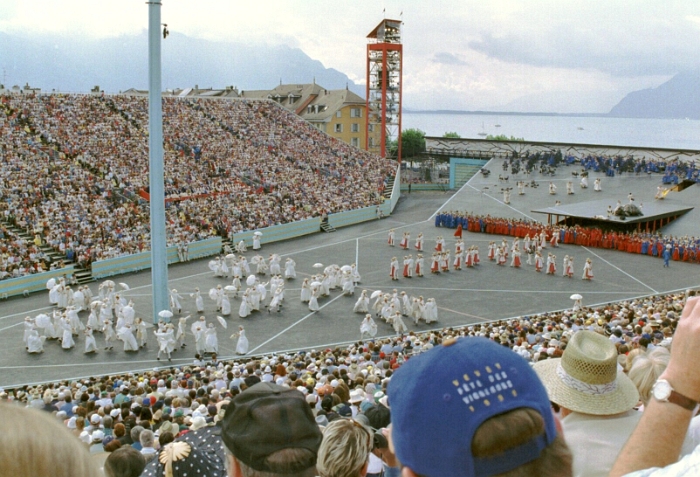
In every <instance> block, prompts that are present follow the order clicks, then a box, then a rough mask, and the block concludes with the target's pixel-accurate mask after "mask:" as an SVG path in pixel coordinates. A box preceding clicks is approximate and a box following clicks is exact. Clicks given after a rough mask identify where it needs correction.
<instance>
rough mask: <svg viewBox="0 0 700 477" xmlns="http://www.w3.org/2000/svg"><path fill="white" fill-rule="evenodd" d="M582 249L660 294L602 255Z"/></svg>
mask: <svg viewBox="0 0 700 477" xmlns="http://www.w3.org/2000/svg"><path fill="white" fill-rule="evenodd" d="M581 248H582V249H584V250H586V251H587V252H588V253H590V254H592V255H594V256H595V257H597V258H598V259H599V260H602V261H603V262H605V263H607V264H608V265H610V266H611V267H613V268H614V269H615V270H617V271H619V272H621V273H624V274H625V275H627V276H628V277H630V278H631V279H632V280H634V281H635V282H637V283H640V284H642V285H644V286H645V287H647V288H648V289H649V290H651V291H653V292H654V293H656V294H658V293H659V292H658V291H656V290H654V289H653V288H652V287H650V286H649V285H647V284H646V283H644V282H643V281H641V280H640V279H638V278H637V277H634V276H632V275H630V274H629V273H627V272H626V271H624V270H623V269H621V268H620V267H618V266H617V265H614V264H612V263H611V262H609V261H607V260H605V259H604V258H603V257H601V256H600V255H598V254H597V253H595V252H594V251H592V250H591V249H589V248H588V247H583V246H582V247H581Z"/></svg>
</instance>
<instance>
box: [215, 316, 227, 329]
mask: <svg viewBox="0 0 700 477" xmlns="http://www.w3.org/2000/svg"><path fill="white" fill-rule="evenodd" d="M216 319H217V320H219V323H221V326H223V327H224V328H228V324H227V323H226V320H224V319H223V318H222V317H221V316H218V315H217V317H216Z"/></svg>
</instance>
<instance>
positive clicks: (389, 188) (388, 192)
mask: <svg viewBox="0 0 700 477" xmlns="http://www.w3.org/2000/svg"><path fill="white" fill-rule="evenodd" d="M393 190H394V177H389V179H387V181H386V187H385V188H384V192H382V195H383V196H384V198H385V199H391V191H393Z"/></svg>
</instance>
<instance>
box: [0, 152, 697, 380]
mask: <svg viewBox="0 0 700 477" xmlns="http://www.w3.org/2000/svg"><path fill="white" fill-rule="evenodd" d="M488 167H489V168H490V169H491V170H492V174H491V176H490V177H489V178H484V177H482V176H481V175H479V176H476V177H474V178H472V180H471V181H470V182H469V183H468V184H466V185H465V186H464V187H463V188H462V189H460V190H459V191H456V192H448V193H442V192H426V193H413V194H407V195H404V197H402V198H401V200H400V202H399V204H398V206H397V208H396V211H395V213H394V214H393V215H392V216H391V217H388V218H386V219H383V220H381V221H373V222H370V223H365V224H359V225H356V226H353V227H347V228H344V229H341V230H339V231H338V232H336V233H332V234H321V233H319V234H316V235H313V236H309V237H304V238H300V239H297V240H290V241H286V242H282V243H277V244H270V245H267V246H265V247H264V248H263V252H264V254H265V255H267V254H269V253H273V252H274V253H278V254H280V255H282V256H283V258H284V257H287V256H291V257H293V258H294V260H295V261H296V262H297V272H298V276H299V278H298V279H297V280H295V281H290V282H287V292H286V294H285V295H286V300H285V306H284V307H283V311H282V312H281V313H272V314H268V313H267V312H262V313H254V314H253V315H251V316H249V317H248V318H245V319H241V318H239V317H238V315H237V311H238V306H239V304H240V301H239V300H237V299H234V300H232V307H233V309H234V311H233V313H232V315H231V316H230V317H229V318H228V320H227V321H228V329H227V330H224V329H223V328H222V327H221V326H220V325H219V324H218V323H217V324H216V326H217V328H218V329H219V333H218V337H219V346H220V355H222V356H232V355H233V352H234V347H235V341H232V340H230V339H229V336H230V335H231V333H232V332H233V331H234V330H236V329H237V328H238V324H243V325H244V326H245V328H246V333H247V335H248V338H249V341H250V350H251V354H269V353H273V352H279V351H284V350H293V349H299V348H319V347H322V346H325V345H329V344H336V343H345V342H349V341H353V340H356V339H358V338H359V326H360V321H361V319H362V315H359V314H354V313H353V312H352V307H353V305H354V303H355V300H356V298H357V294H359V292H360V291H361V290H362V289H367V290H370V291H374V290H383V291H390V290H392V289H394V288H396V289H397V290H399V291H406V293H408V294H409V295H416V296H417V295H422V296H424V297H425V298H429V297H434V298H435V299H436V301H437V304H438V306H439V326H440V327H446V326H459V325H464V324H469V323H475V322H480V321H484V320H495V319H499V318H508V317H514V316H520V315H526V314H533V313H540V312H546V311H553V310H559V309H563V308H566V307H569V306H571V300H570V299H569V296H570V295H571V294H573V293H581V294H582V295H583V297H584V303H585V304H598V303H604V302H609V301H614V300H623V299H628V298H631V297H637V296H643V295H649V294H655V293H663V292H667V291H672V290H679V289H686V288H689V287H697V286H698V285H700V267H698V265H693V264H686V263H672V266H671V268H669V269H664V268H662V267H661V261H660V260H658V259H654V258H651V257H640V256H638V255H630V254H627V253H621V252H616V251H608V250H600V249H585V248H582V247H578V246H570V245H565V246H561V247H560V249H559V250H558V251H557V256H558V257H559V264H560V266H561V259H562V257H563V256H564V255H565V254H568V255H573V256H574V257H575V263H576V266H575V278H574V279H566V278H563V277H561V276H559V275H558V276H556V277H552V276H547V275H541V274H538V273H535V271H534V268H533V267H530V266H524V268H522V269H517V270H516V269H511V268H509V267H505V268H503V267H497V266H496V265H494V264H493V263H488V262H483V261H482V265H481V266H479V267H478V268H475V269H469V270H463V271H461V272H454V271H453V272H450V273H446V274H441V275H439V276H430V275H427V276H426V277H424V278H422V279H421V278H413V279H411V280H408V279H402V280H400V281H398V282H392V281H391V280H390V279H389V276H388V273H389V272H388V270H389V262H390V260H391V257H392V256H398V257H403V255H404V253H403V250H400V249H398V247H397V248H390V247H389V246H388V245H387V244H386V237H387V231H388V230H389V229H390V228H395V229H396V231H397V236H399V237H400V236H401V233H402V232H403V231H410V232H411V237H412V239H414V238H415V237H416V235H417V234H418V232H423V234H424V236H425V237H426V238H427V240H426V248H431V247H432V246H434V240H433V239H434V237H435V236H436V235H440V234H442V235H444V236H445V237H446V239H447V240H448V244H449V246H450V249H451V250H453V249H454V245H453V244H454V238H453V237H452V231H450V230H447V229H436V228H435V227H434V221H433V216H434V214H435V213H436V212H437V211H439V210H466V211H472V212H476V213H489V214H492V215H495V216H500V217H504V216H508V217H523V216H525V217H530V218H534V219H537V220H546V216H542V215H539V214H533V213H532V212H531V210H532V209H536V208H541V207H546V206H549V205H554V201H555V200H561V202H562V204H570V203H577V202H584V201H591V200H599V199H601V198H602V199H609V200H610V203H611V204H615V202H616V201H617V200H618V199H621V200H623V202H625V201H626V198H627V194H628V193H629V192H632V193H633V194H634V195H635V197H636V200H637V201H638V202H642V203H645V202H646V203H651V202H652V201H653V196H654V193H655V192H656V187H657V185H658V184H660V181H661V177H660V176H652V177H649V176H646V175H642V176H633V175H631V176H630V175H628V176H622V177H619V176H618V177H615V178H605V177H603V179H602V180H603V191H602V192H600V193H595V192H593V190H592V188H589V189H587V190H581V189H580V188H579V187H578V180H575V184H576V193H575V194H574V195H566V193H565V191H566V181H567V180H568V179H569V178H570V177H571V171H573V170H576V168H574V167H573V166H571V167H568V168H567V167H562V168H560V170H559V171H558V172H557V175H556V176H555V177H553V178H549V177H548V178H543V177H539V176H538V175H534V176H532V177H530V178H529V179H528V180H531V179H535V180H538V181H541V186H540V187H539V188H537V189H530V188H528V189H526V195H525V196H518V195H517V194H516V193H514V194H513V196H512V202H511V204H510V206H507V205H505V204H503V203H502V202H501V200H502V194H501V192H500V189H501V188H502V187H506V186H507V187H513V188H514V192H517V190H515V181H516V180H517V178H516V177H514V176H511V179H510V184H507V185H506V184H505V183H499V181H498V174H499V172H501V168H500V161H499V162H498V163H492V164H489V165H488ZM595 177H596V175H595V174H594V175H592V176H591V177H590V178H589V183H590V184H592V183H593V180H594V179H595ZM601 177H602V176H601ZM550 180H554V181H555V183H556V184H557V186H558V192H559V193H558V194H557V195H556V196H550V195H549V194H548V191H547V184H548V183H549V181H550ZM666 200H667V201H677V202H678V203H679V204H689V205H692V206H695V205H696V204H700V186H697V185H695V186H692V187H690V188H689V189H686V190H685V191H683V192H680V193H670V194H669V195H668V196H667V198H666ZM601 213H603V214H604V211H602V212H601ZM698 224H700V210H698V209H695V210H693V211H691V212H690V213H689V214H687V215H686V216H684V217H683V218H681V219H679V220H678V221H676V222H674V223H672V224H670V225H669V226H668V227H667V228H666V229H664V233H669V234H674V235H697V234H698V232H699V231H700V226H699V225H698ZM494 239H497V237H496V236H489V235H483V234H470V233H465V234H464V240H465V243H466V244H467V245H470V244H478V245H479V246H480V250H481V251H482V258H484V257H485V251H486V245H487V244H488V242H489V241H490V240H494ZM499 240H500V239H499ZM414 252H415V251H414ZM247 256H248V257H249V258H250V257H251V256H252V253H250V252H249V253H248V254H247ZM587 257H591V258H592V259H593V263H594V273H595V279H594V280H593V281H592V282H584V281H582V280H581V279H580V275H581V272H582V266H583V262H584V260H585V259H586V258H587ZM207 261H208V260H200V261H195V262H190V263H186V264H180V265H176V266H173V267H171V268H170V270H169V279H170V286H171V287H174V288H177V289H178V290H179V291H180V293H181V294H182V295H183V296H185V297H186V300H185V301H184V303H183V307H184V309H183V315H186V314H190V313H193V315H194V310H195V308H194V302H193V300H191V299H189V293H191V292H192V291H193V290H194V288H195V287H199V288H200V289H201V290H202V291H206V290H208V289H209V288H211V287H214V286H216V285H217V284H221V285H226V284H228V283H227V282H226V281H225V280H224V279H221V278H215V277H213V276H212V273H211V272H210V271H209V270H208V268H207ZM316 262H321V263H323V264H324V265H327V264H331V263H336V264H339V265H343V264H349V263H353V262H357V263H358V268H359V271H360V273H361V275H362V283H361V286H360V287H359V289H358V291H357V294H356V296H355V297H345V296H341V295H340V293H339V292H337V291H336V292H333V293H332V294H331V296H330V297H329V298H325V299H323V300H320V305H321V307H322V309H321V310H320V311H319V312H316V313H310V312H309V310H308V307H307V306H306V305H304V304H302V303H300V301H299V287H300V286H301V281H302V279H303V278H304V277H305V276H310V275H311V274H313V273H314V272H315V270H314V268H312V265H313V264H314V263H316ZM150 279H151V278H150V272H144V273H137V274H130V275H125V276H122V277H117V279H116V280H115V281H118V282H122V281H123V282H126V283H128V284H129V285H130V287H131V290H130V291H128V292H127V293H126V296H127V297H128V298H130V299H133V300H134V302H135V309H136V313H137V316H142V317H143V316H145V314H146V313H149V312H150V309H151V302H150ZM98 285H99V283H94V284H92V288H93V291H94V292H95V294H96V291H97V286H98ZM205 306H206V313H205V315H206V317H207V321H213V322H215V323H216V320H215V316H216V312H215V304H214V302H212V301H211V300H208V299H205ZM51 309H52V308H51V307H50V306H49V303H48V293H39V294H34V295H32V296H31V297H29V298H15V299H11V300H8V301H5V302H1V303H0V386H5V387H8V386H12V385H17V384H28V383H36V382H44V381H47V380H59V379H70V378H75V377H83V376H90V375H95V374H106V373H115V372H122V371H128V370H141V369H150V368H153V367H156V366H158V365H163V364H164V363H163V362H159V361H156V351H157V345H156V341H155V337H153V336H152V335H151V336H150V337H149V344H148V349H147V350H142V351H139V352H137V353H125V352H124V351H122V350H121V349H120V348H118V347H115V350H113V351H102V350H101V351H100V352H99V353H98V354H97V355H93V356H85V355H83V353H82V351H83V347H84V341H83V339H82V337H80V338H79V339H78V340H77V346H76V348H74V349H73V350H69V351H64V350H63V349H61V348H60V345H59V344H58V343H56V342H47V343H46V345H45V350H46V352H45V353H43V354H41V355H28V354H27V353H26V352H25V351H24V349H23V345H22V332H23V327H22V321H23V319H24V317H25V316H27V315H31V316H35V315H36V314H38V313H41V312H47V311H50V310H51ZM195 316H196V315H195ZM81 318H82V319H83V321H85V320H86V319H87V314H86V313H85V312H82V313H81ZM406 321H407V324H408V326H409V329H410V330H420V331H423V330H427V329H428V326H427V325H424V324H422V325H418V326H415V325H413V323H412V322H410V321H409V320H406ZM190 323H191V321H190ZM378 325H379V333H378V334H379V335H381V336H388V335H391V334H392V330H391V329H390V327H389V326H388V325H386V324H384V323H383V322H379V323H378ZM96 336H97V342H98V346H99V345H101V344H102V343H103V339H102V336H101V335H100V334H96ZM187 343H188V345H189V346H188V347H187V348H186V351H178V352H177V353H174V355H173V364H184V363H189V362H191V361H192V356H193V354H194V350H193V348H194V343H193V340H192V337H191V336H189V337H188V340H187Z"/></svg>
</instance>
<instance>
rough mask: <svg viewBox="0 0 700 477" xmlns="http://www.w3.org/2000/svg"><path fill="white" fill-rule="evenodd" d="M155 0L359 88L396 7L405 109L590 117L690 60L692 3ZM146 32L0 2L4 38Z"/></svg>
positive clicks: (119, 9)
mask: <svg viewBox="0 0 700 477" xmlns="http://www.w3.org/2000/svg"><path fill="white" fill-rule="evenodd" d="M162 2H163V6H162V20H163V22H165V23H168V25H169V28H170V29H171V31H174V32H180V33H183V34H186V35H189V36H193V37H199V38H206V39H218V40H234V41H239V42H248V43H251V44H253V43H259V42H265V43H269V44H285V45H290V46H293V47H299V48H301V49H302V50H304V52H306V53H307V54H308V55H309V56H311V57H312V58H314V59H317V60H319V61H320V62H321V63H323V65H324V66H326V67H329V68H335V69H337V70H339V71H342V72H344V73H346V74H347V75H348V76H349V77H350V78H351V79H353V80H354V81H356V82H359V83H364V78H365V54H366V43H367V39H366V35H367V33H369V32H370V30H372V28H374V26H375V25H376V24H377V23H378V22H379V21H380V20H381V19H382V18H383V14H382V9H383V8H386V17H388V18H392V17H393V18H398V17H399V12H401V11H403V12H404V15H403V18H402V19H403V20H404V26H403V43H404V88H405V89H404V91H405V95H404V104H405V105H406V106H407V107H413V108H430V109H438V108H453V109H493V108H500V107H504V106H507V105H511V106H513V107H515V106H517V105H518V104H531V103H532V102H535V103H536V102H537V101H545V100H546V104H547V106H548V107H551V108H555V109H557V110H563V109H566V110H577V111H581V112H594V111H596V112H602V111H607V110H608V109H609V108H610V107H612V106H613V104H614V102H616V101H617V100H618V99H619V98H621V97H622V96H624V94H625V93H626V92H629V91H630V89H629V88H631V87H639V85H641V86H643V87H649V86H656V85H658V84H659V83H654V81H660V80H662V79H663V78H667V77H668V76H669V75H672V74H674V72H676V71H680V70H682V69H684V68H685V69H690V68H693V67H695V65H697V64H698V63H700V51H698V50H697V48H696V45H697V40H696V37H697V28H698V26H700V3H698V2H687V1H681V0H676V1H674V0H666V1H664V0H636V1H630V0H620V1H615V2H581V1H580V0H532V1H527V2H525V1H522V0H491V1H488V2H484V1H483V0H464V1H461V2H454V1H447V0H431V1H424V0H403V1H399V0H383V1H382V2H376V1H375V0H355V1H353V2H347V1H340V0H325V1H314V0H262V1H258V2H232V1H230V0H207V1H204V2H192V1H191V0H162ZM147 26H148V7H147V5H146V4H145V2H143V0H119V1H116V0H113V1H107V2H95V1H88V0H61V1H56V0H24V1H19V0H12V1H10V0H0V31H5V32H11V33H24V34H33V35H34V34H41V33H59V34H65V35H69V34H70V35H81V36H87V37H111V36H117V35H120V34H135V33H139V32H141V31H142V30H144V29H146V28H147ZM528 98H530V99H528ZM547 98H549V99H547Z"/></svg>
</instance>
